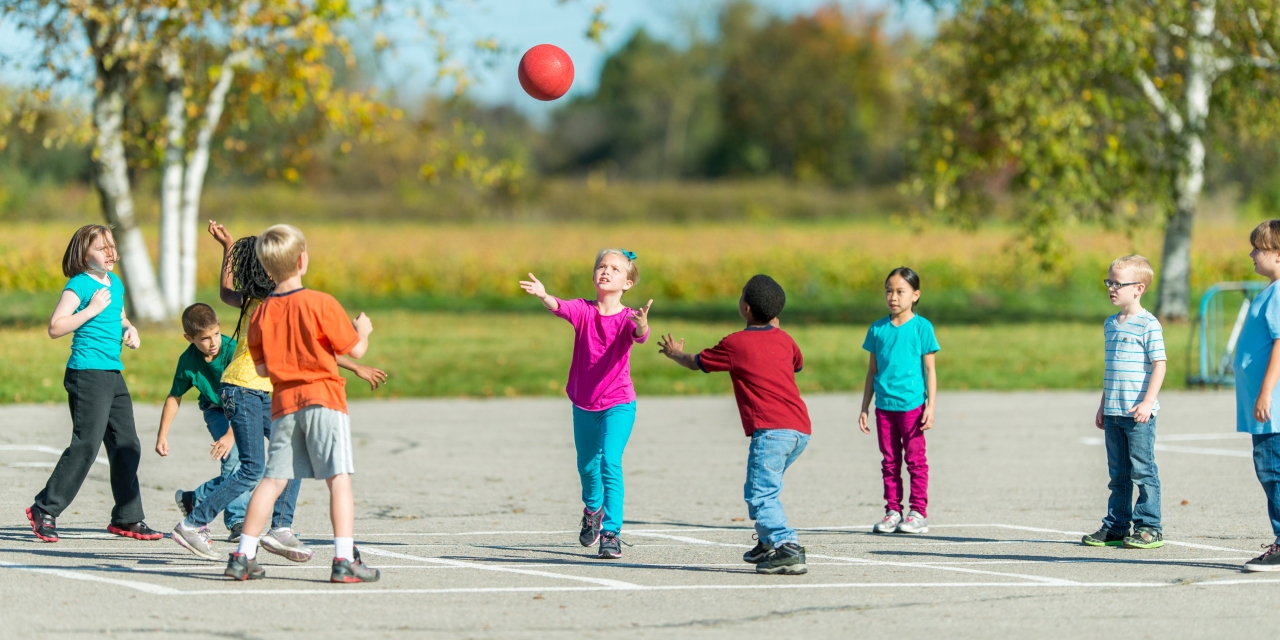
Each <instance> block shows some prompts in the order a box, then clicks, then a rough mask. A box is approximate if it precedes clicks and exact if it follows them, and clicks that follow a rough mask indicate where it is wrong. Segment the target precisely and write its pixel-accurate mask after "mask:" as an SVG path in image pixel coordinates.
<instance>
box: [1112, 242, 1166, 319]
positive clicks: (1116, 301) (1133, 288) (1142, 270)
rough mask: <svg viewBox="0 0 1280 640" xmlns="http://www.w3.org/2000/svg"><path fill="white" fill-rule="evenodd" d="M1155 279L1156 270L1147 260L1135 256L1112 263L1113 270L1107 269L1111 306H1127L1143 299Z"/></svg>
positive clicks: (1125, 257) (1117, 259) (1118, 259)
mask: <svg viewBox="0 0 1280 640" xmlns="http://www.w3.org/2000/svg"><path fill="white" fill-rule="evenodd" d="M1153 279H1155V270H1154V269H1152V268H1151V261H1149V260H1147V259H1146V258H1144V257H1142V256H1140V255H1138V254H1136V253H1135V254H1133V255H1130V256H1124V257H1123V258H1116V259H1115V261H1114V262H1112V263H1111V268H1110V269H1107V281H1106V282H1105V283H1104V284H1106V285H1107V294H1108V295H1109V296H1110V297H1111V304H1113V305H1116V306H1118V307H1122V306H1125V305H1127V304H1129V303H1131V302H1134V301H1136V300H1140V299H1141V298H1142V294H1144V293H1146V292H1147V289H1149V288H1151V281H1152V280H1153Z"/></svg>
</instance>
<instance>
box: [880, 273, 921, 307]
mask: <svg viewBox="0 0 1280 640" xmlns="http://www.w3.org/2000/svg"><path fill="white" fill-rule="evenodd" d="M919 300H920V274H918V273H916V272H915V270H913V269H912V268H911V267H898V268H897V269H894V270H893V271H890V272H889V277H887V278H885V279H884V303H885V304H886V305H888V306H889V313H891V314H893V315H895V316H896V315H898V314H899V313H902V312H904V311H912V310H914V309H915V307H916V302H918V301H919Z"/></svg>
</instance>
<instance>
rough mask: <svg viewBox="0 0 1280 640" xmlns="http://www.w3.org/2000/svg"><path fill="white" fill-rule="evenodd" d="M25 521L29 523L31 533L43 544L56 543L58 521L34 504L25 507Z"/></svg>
mask: <svg viewBox="0 0 1280 640" xmlns="http://www.w3.org/2000/svg"><path fill="white" fill-rule="evenodd" d="M27 520H30V521H31V532H32V533H34V534H36V537H37V538H40V539H41V540H43V541H45V542H57V541H58V521H57V519H56V518H54V517H53V516H51V515H49V514H48V513H46V512H45V510H44V509H41V508H40V507H37V506H35V505H34V504H33V505H31V506H30V507H27Z"/></svg>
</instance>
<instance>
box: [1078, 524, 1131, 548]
mask: <svg viewBox="0 0 1280 640" xmlns="http://www.w3.org/2000/svg"><path fill="white" fill-rule="evenodd" d="M1127 537H1129V536H1128V534H1126V533H1113V532H1111V531H1109V530H1107V528H1106V527H1103V528H1101V529H1098V530H1097V531H1095V532H1093V533H1091V534H1089V535H1086V536H1085V537H1083V538H1080V542H1083V543H1085V544H1086V545H1088V546H1090V547H1123V546H1124V539H1125V538H1127Z"/></svg>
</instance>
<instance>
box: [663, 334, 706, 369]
mask: <svg viewBox="0 0 1280 640" xmlns="http://www.w3.org/2000/svg"><path fill="white" fill-rule="evenodd" d="M658 349H659V351H660V352H661V353H662V355H664V356H666V357H668V358H671V360H672V361H673V362H675V363H676V364H678V365H680V366H682V367H684V368H686V369H691V370H693V371H699V368H698V358H697V356H696V355H694V354H692V353H685V352H684V340H683V339H681V340H680V341H678V342H677V341H676V340H675V338H672V337H671V334H669V333H668V334H667V335H665V336H662V337H661V338H658Z"/></svg>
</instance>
